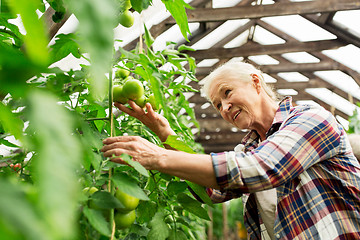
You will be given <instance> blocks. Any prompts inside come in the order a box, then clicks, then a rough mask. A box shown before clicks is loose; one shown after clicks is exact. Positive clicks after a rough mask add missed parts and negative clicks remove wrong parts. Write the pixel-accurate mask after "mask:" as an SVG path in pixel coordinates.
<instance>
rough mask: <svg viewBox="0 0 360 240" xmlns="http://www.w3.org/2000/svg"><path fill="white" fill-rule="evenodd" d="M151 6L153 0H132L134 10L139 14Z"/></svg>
mask: <svg viewBox="0 0 360 240" xmlns="http://www.w3.org/2000/svg"><path fill="white" fill-rule="evenodd" d="M151 4H152V0H131V5H132V8H133V9H134V10H135V11H137V12H138V13H141V12H142V11H143V10H145V9H147V8H148V7H149V6H150V5H151Z"/></svg>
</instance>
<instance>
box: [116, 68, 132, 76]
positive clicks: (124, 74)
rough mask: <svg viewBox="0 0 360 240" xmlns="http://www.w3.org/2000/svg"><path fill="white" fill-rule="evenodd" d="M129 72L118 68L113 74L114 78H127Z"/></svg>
mask: <svg viewBox="0 0 360 240" xmlns="http://www.w3.org/2000/svg"><path fill="white" fill-rule="evenodd" d="M129 75H130V72H129V71H128V70H126V69H123V68H120V69H118V70H116V72H115V78H127V77H128V76H129Z"/></svg>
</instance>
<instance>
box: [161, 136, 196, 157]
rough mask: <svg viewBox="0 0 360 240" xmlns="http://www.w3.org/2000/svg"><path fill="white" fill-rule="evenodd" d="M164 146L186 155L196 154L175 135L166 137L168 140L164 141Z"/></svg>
mask: <svg viewBox="0 0 360 240" xmlns="http://www.w3.org/2000/svg"><path fill="white" fill-rule="evenodd" d="M164 144H167V145H169V146H171V147H172V148H175V149H177V150H179V151H183V152H187V153H196V152H195V151H194V150H192V149H191V147H189V146H188V145H187V144H186V143H184V142H183V141H181V140H179V136H176V135H170V136H168V138H167V139H166V141H165V142H164Z"/></svg>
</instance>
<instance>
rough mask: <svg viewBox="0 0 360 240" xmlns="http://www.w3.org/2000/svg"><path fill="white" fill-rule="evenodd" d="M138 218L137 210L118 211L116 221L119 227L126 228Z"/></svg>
mask: <svg viewBox="0 0 360 240" xmlns="http://www.w3.org/2000/svg"><path fill="white" fill-rule="evenodd" d="M135 219H136V213H135V210H132V211H130V212H127V213H121V212H117V213H115V216H114V221H115V225H116V228H117V229H125V228H128V227H130V226H131V225H132V224H133V223H134V222H135Z"/></svg>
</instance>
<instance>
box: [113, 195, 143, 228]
mask: <svg viewBox="0 0 360 240" xmlns="http://www.w3.org/2000/svg"><path fill="white" fill-rule="evenodd" d="M115 197H116V198H117V199H118V200H119V201H120V202H121V203H122V205H124V208H117V209H116V211H115V215H114V220H115V225H116V228H117V229H124V228H128V227H130V226H131V225H132V224H133V223H134V222H135V219H136V214H135V209H136V207H137V206H138V205H139V199H138V198H136V197H133V196H130V195H129V194H126V193H124V192H122V191H121V190H119V189H118V190H116V192H115Z"/></svg>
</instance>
